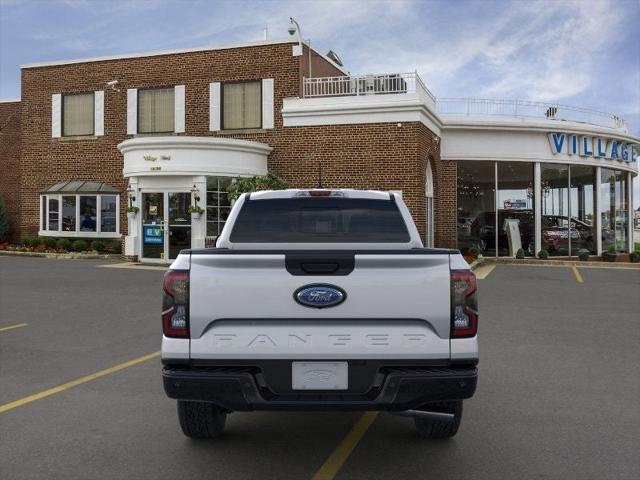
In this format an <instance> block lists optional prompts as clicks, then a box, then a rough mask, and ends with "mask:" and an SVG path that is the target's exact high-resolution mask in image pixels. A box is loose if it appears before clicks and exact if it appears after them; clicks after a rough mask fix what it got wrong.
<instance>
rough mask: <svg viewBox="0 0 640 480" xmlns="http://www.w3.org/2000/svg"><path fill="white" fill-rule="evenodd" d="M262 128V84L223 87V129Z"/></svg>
mask: <svg viewBox="0 0 640 480" xmlns="http://www.w3.org/2000/svg"><path fill="white" fill-rule="evenodd" d="M261 127H262V82H242V83H225V84H224V85H223V86H222V128H223V129H224V130H235V129H247V128H261Z"/></svg>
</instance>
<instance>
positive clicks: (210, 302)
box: [162, 189, 478, 438]
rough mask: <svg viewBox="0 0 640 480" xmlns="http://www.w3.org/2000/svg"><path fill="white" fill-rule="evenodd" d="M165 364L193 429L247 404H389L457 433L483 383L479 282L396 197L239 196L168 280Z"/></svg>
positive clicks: (204, 429) (187, 428) (422, 428)
mask: <svg viewBox="0 0 640 480" xmlns="http://www.w3.org/2000/svg"><path fill="white" fill-rule="evenodd" d="M163 290H164V297H163V312H162V326H163V333H164V335H163V337H162V363H163V379H164V388H165V391H166V393H167V395H168V396H169V397H171V398H175V399H177V400H178V417H179V420H180V425H181V427H182V430H183V432H184V434H185V435H187V436H189V437H195V438H210V437H214V436H216V435H218V434H220V433H221V432H222V430H223V428H224V424H225V420H226V415H227V413H229V412H233V411H250V410H301V411H309V410H382V411H388V412H395V413H398V414H401V415H406V416H411V417H414V419H415V425H416V427H417V429H418V432H419V433H420V434H421V435H422V436H425V437H428V438H445V437H451V436H453V435H455V433H456V432H457V430H458V426H459V424H460V420H461V417H462V400H463V399H466V398H470V397H471V396H472V395H473V394H474V392H475V389H476V380H477V368H476V365H477V363H478V337H477V329H478V308H477V302H476V279H475V276H474V274H473V273H472V272H471V271H470V269H469V267H468V265H467V263H466V262H465V260H464V259H463V257H462V256H461V255H460V253H459V252H458V251H457V250H447V249H433V248H423V246H422V242H421V240H420V236H419V234H418V231H417V229H416V227H415V225H414V223H413V220H412V219H411V215H410V213H409V210H408V209H407V207H406V206H405V204H404V203H403V201H402V199H401V198H399V197H398V196H397V195H394V194H393V193H388V192H379V191H359V190H322V189H311V190H282V191H264V192H257V193H251V194H244V195H242V196H241V197H240V198H239V199H238V200H237V201H236V203H235V205H234V207H233V209H232V210H231V213H230V215H229V219H228V221H227V223H226V225H225V226H224V230H223V231H222V234H221V235H220V237H219V238H218V241H217V244H216V248H210V249H194V250H184V251H182V252H181V253H180V255H179V257H178V258H177V259H176V260H175V261H174V262H173V264H172V265H171V268H170V270H169V271H168V272H167V273H166V274H165V277H164V285H163Z"/></svg>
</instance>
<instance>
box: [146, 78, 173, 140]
mask: <svg viewBox="0 0 640 480" xmlns="http://www.w3.org/2000/svg"><path fill="white" fill-rule="evenodd" d="M174 98H175V93H174V89H173V87H172V88H155V89H149V90H139V91H138V133H160V132H163V133H164V132H173V131H174V119H175V100H174Z"/></svg>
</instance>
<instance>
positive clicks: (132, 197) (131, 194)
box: [127, 185, 136, 207]
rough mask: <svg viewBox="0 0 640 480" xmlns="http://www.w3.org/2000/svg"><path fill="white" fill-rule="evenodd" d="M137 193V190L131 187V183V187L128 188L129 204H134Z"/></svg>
mask: <svg viewBox="0 0 640 480" xmlns="http://www.w3.org/2000/svg"><path fill="white" fill-rule="evenodd" d="M135 193H136V191H135V190H134V189H133V188H132V187H131V185H129V188H127V194H128V195H129V206H130V207H131V206H132V205H133V202H135V201H136V196H135Z"/></svg>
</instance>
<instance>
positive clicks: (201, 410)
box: [178, 400, 227, 438]
mask: <svg viewBox="0 0 640 480" xmlns="http://www.w3.org/2000/svg"><path fill="white" fill-rule="evenodd" d="M178 419H179V420H180V427H182V432H183V433H184V434H185V435H186V436H187V437H191V438H215V437H217V436H218V435H220V434H221V433H222V431H223V430H224V424H225V422H226V420H227V412H225V411H224V410H222V409H221V408H220V407H218V406H217V405H214V404H213V403H203V402H189V401H186V400H178Z"/></svg>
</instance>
